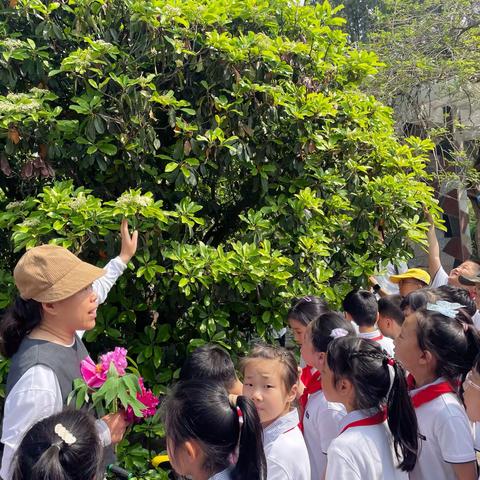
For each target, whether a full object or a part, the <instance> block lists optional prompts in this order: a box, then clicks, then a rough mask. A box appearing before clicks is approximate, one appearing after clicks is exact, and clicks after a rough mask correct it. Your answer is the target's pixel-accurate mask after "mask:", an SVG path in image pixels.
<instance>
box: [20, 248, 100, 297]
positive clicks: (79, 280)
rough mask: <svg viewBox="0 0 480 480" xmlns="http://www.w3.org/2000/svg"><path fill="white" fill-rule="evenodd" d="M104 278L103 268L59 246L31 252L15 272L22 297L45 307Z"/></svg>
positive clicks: (33, 249)
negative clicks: (41, 303)
mask: <svg viewBox="0 0 480 480" xmlns="http://www.w3.org/2000/svg"><path fill="white" fill-rule="evenodd" d="M103 275H105V270H103V269H102V268H98V267H95V266H94V265H90V264H89V263H86V262H83V261H82V260H80V259H79V258H78V257H76V256H75V255H74V254H73V253H71V252H70V251H68V250H67V249H66V248H63V247H59V246H57V245H41V246H39V247H34V248H32V249H30V250H28V251H27V252H26V253H25V254H24V255H23V256H22V258H21V259H20V260H19V261H18V263H17V266H16V267H15V270H14V271H13V278H14V279H15V285H16V286H17V288H18V291H19V292H20V296H21V297H22V298H23V299H24V300H30V299H33V300H36V301H37V302H43V303H46V302H58V301H59V300H64V299H65V298H68V297H71V296H72V295H74V294H75V293H77V292H79V291H80V290H82V289H83V288H85V287H87V286H88V285H90V284H91V283H92V282H93V281H94V280H96V279H97V278H100V277H102V276H103Z"/></svg>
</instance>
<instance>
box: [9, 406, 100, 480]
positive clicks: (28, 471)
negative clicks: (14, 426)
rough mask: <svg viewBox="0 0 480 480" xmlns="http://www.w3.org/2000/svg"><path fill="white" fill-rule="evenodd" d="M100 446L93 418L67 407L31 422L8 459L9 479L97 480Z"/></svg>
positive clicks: (98, 476) (98, 479) (98, 478)
mask: <svg viewBox="0 0 480 480" xmlns="http://www.w3.org/2000/svg"><path fill="white" fill-rule="evenodd" d="M102 458H103V448H102V445H101V443H100V439H99V437H98V433H97V430H96V428H95V421H94V419H93V418H92V417H91V416H90V415H88V414H87V413H86V412H83V411H79V410H70V409H67V410H65V411H63V412H61V413H57V414H55V415H51V416H50V417H47V418H45V419H43V420H41V421H40V422H37V423H36V424H35V425H33V426H32V427H31V428H30V430H28V432H27V433H26V434H25V436H24V437H23V439H22V440H21V442H20V445H19V447H18V449H17V451H16V453H15V456H14V459H13V463H12V480H26V479H28V480H64V479H69V480H101V479H102V478H103V476H104V469H103V463H102Z"/></svg>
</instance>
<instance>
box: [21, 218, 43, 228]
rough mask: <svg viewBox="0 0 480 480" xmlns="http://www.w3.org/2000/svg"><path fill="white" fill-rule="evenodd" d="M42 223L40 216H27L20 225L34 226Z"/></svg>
mask: <svg viewBox="0 0 480 480" xmlns="http://www.w3.org/2000/svg"><path fill="white" fill-rule="evenodd" d="M38 225H40V220H39V219H38V218H26V219H25V220H24V221H23V222H22V223H21V224H20V225H19V227H27V228H34V227H37V226H38Z"/></svg>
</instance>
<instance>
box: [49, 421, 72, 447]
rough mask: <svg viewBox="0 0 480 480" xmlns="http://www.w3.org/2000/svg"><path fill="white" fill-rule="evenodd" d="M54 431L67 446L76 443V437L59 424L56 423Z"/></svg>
mask: <svg viewBox="0 0 480 480" xmlns="http://www.w3.org/2000/svg"><path fill="white" fill-rule="evenodd" d="M54 430H55V433H56V434H57V435H58V436H59V437H60V438H61V439H62V441H63V442H65V443H66V444H67V445H73V444H74V443H75V442H76V441H77V437H75V436H74V435H73V434H72V433H71V432H69V431H68V430H67V429H66V428H65V427H64V426H63V425H62V424H61V423H57V424H56V425H55V429H54Z"/></svg>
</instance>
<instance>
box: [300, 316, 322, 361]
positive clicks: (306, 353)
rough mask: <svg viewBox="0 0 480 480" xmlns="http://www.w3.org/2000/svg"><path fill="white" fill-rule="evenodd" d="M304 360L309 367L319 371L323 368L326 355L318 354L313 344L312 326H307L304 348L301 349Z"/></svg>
mask: <svg viewBox="0 0 480 480" xmlns="http://www.w3.org/2000/svg"><path fill="white" fill-rule="evenodd" d="M300 353H301V354H302V358H303V359H304V360H305V362H306V363H307V365H310V366H312V367H315V368H316V369H317V370H321V369H322V367H323V358H324V353H322V352H317V351H316V350H315V348H314V346H313V343H312V328H311V324H310V325H308V326H307V329H306V331H305V336H304V337H303V343H302V347H301V348H300Z"/></svg>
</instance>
